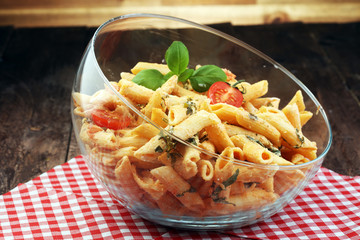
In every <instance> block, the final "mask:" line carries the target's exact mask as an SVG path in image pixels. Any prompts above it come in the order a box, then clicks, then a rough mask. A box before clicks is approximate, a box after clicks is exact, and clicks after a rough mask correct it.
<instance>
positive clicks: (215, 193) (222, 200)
mask: <svg viewBox="0 0 360 240" xmlns="http://www.w3.org/2000/svg"><path fill="white" fill-rule="evenodd" d="M238 175H239V169H236V171H235V173H234V174H233V175H231V176H230V177H229V178H228V179H227V180H225V181H223V182H222V184H223V186H224V187H225V188H227V187H228V186H230V185H231V184H233V183H234V182H235V181H236V179H237V177H238ZM222 190H224V189H223V188H222V187H221V186H217V187H216V188H215V189H214V191H213V193H212V194H211V199H212V200H213V201H214V202H216V203H225V204H232V205H234V206H235V204H233V203H231V202H228V201H226V200H225V198H222V197H219V194H220V192H221V191H222Z"/></svg>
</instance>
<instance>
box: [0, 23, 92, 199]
mask: <svg viewBox="0 0 360 240" xmlns="http://www.w3.org/2000/svg"><path fill="white" fill-rule="evenodd" d="M88 40H89V38H88V34H87V29H86V28H66V29H35V30H34V29H33V30H31V29H16V30H15V31H14V33H13V34H12V36H11V39H10V41H9V44H8V45H7V47H6V49H5V52H4V55H3V61H2V63H1V64H0V85H1V90H0V112H1V114H0V122H1V124H0V141H1V144H0V165H1V166H5V167H1V168H0V180H1V181H0V194H2V193H4V192H6V191H9V190H10V189H11V188H13V187H15V186H16V185H17V184H18V183H21V182H26V181H28V180H30V179H32V178H34V177H35V176H36V175H38V174H41V173H43V172H45V171H47V170H49V169H51V168H53V167H54V166H56V165H58V164H61V163H63V162H64V161H65V159H66V156H67V150H68V142H69V137H70V130H71V120H70V105H69V103H70V93H71V86H72V83H73V80H74V75H75V73H76V68H77V66H78V65H79V62H80V58H81V55H82V52H83V50H84V49H85V46H86V44H87V42H88Z"/></svg>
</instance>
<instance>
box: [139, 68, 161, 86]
mask: <svg viewBox="0 0 360 240" xmlns="http://www.w3.org/2000/svg"><path fill="white" fill-rule="evenodd" d="M132 81H133V82H134V83H137V84H139V85H141V86H144V87H147V88H149V89H152V90H156V89H158V88H159V87H161V86H162V85H163V84H164V83H165V82H166V79H165V78H164V76H163V75H162V73H161V72H159V71H158V70H156V69H145V70H142V71H140V72H139V73H138V74H136V75H135V77H134V78H133V80H132Z"/></svg>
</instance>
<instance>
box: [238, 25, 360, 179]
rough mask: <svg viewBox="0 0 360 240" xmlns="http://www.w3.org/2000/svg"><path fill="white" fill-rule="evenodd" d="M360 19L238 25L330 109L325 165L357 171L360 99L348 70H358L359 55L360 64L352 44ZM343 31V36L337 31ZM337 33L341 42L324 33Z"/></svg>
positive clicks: (242, 34)
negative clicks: (330, 140) (337, 22)
mask: <svg viewBox="0 0 360 240" xmlns="http://www.w3.org/2000/svg"><path fill="white" fill-rule="evenodd" d="M355 25H356V27H354V26H353V24H349V25H334V24H331V25H328V26H324V25H319V27H316V26H315V25H304V24H291V25H290V26H289V25H288V24H282V25H273V26H257V27H252V28H246V27H235V32H236V33H237V34H236V36H237V37H238V38H239V39H242V40H244V41H245V42H247V43H249V44H250V45H252V46H254V47H256V48H257V49H259V50H260V51H262V52H264V53H265V54H267V55H269V56H270V57H272V58H273V59H274V60H276V61H278V62H279V63H280V64H282V65H283V66H284V67H286V68H287V69H288V70H289V71H290V72H292V73H293V74H294V75H295V76H297V77H298V78H299V79H300V80H301V81H302V82H303V83H304V84H305V85H306V86H307V87H308V88H309V89H310V90H311V92H312V93H313V94H314V95H315V96H316V97H317V98H318V100H319V102H320V103H321V104H322V106H323V107H324V109H325V111H326V112H327V115H328V118H329V121H330V124H331V127H332V131H333V136H334V137H333V145H332V148H331V149H330V151H329V153H328V155H327V156H326V158H325V161H324V164H323V165H324V166H325V167H327V168H329V169H332V170H334V171H336V172H338V173H341V174H345V175H352V176H354V175H360V168H359V167H358V166H359V165H360V149H359V148H357V147H354V146H357V144H358V141H359V139H360V124H359V123H360V105H359V104H358V99H356V98H354V94H353V93H352V91H350V90H349V88H348V82H347V81H348V79H347V77H346V76H354V77H356V76H359V69H358V67H355V66H354V68H351V67H349V66H348V63H350V62H351V61H355V62H354V64H355V65H356V64H357V63H358V62H359V55H358V54H356V53H357V51H358V50H355V51H354V52H353V53H351V49H352V46H353V45H356V43H357V41H356V40H354V39H352V36H354V35H356V32H357V29H358V24H355ZM336 26H339V27H338V28H337V27H336ZM339 34H342V37H338V36H339ZM330 36H331V37H330ZM329 37H330V38H329ZM333 38H335V39H337V40H336V46H334V45H333V46H328V47H327V46H325V45H326V44H325V45H324V41H325V42H326V41H329V40H325V39H333ZM356 39H357V38H356ZM331 41H332V40H331ZM352 41H354V42H353V43H352ZM350 43H351V44H350ZM338 44H339V45H341V46H342V48H343V49H341V47H340V50H339V53H337V51H338V46H337V45H338ZM346 45H348V46H349V47H348V46H346ZM280 46H281V47H280ZM341 53H343V54H342V55H341ZM341 61H343V63H342V64H341V63H340V62H341ZM339 64H340V65H339ZM350 65H352V64H351V63H350ZM358 83H359V79H358V78H357V84H358ZM358 86H359V85H357V87H355V88H357V90H359V89H360V88H359V87H358ZM344 106H346V107H344Z"/></svg>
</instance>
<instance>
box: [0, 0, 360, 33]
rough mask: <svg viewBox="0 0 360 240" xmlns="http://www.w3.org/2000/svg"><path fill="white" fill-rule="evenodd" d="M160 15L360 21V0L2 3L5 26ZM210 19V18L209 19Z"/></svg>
mask: <svg viewBox="0 0 360 240" xmlns="http://www.w3.org/2000/svg"><path fill="white" fill-rule="evenodd" d="M142 12H146V13H157V14H165V15H170V16H174V17H181V18H185V19H188V20H191V21H195V22H198V23H201V24H214V23H223V22H230V23H232V24H236V25H240V24H241V25H253V24H268V23H284V22H299V21H300V22H305V23H347V22H355V21H360V2H359V1H358V0H302V1H299V0H182V1H174V0H152V1H147V0H102V1H97V0H51V1H49V0H36V1H29V0H16V1H13V0H1V1H0V26H4V25H13V26H16V27H45V26H99V25H100V24H102V23H103V22H105V21H106V20H108V19H111V18H113V17H117V16H120V15H124V14H129V13H142ZM209 16H210V17H209Z"/></svg>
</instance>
